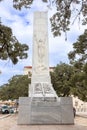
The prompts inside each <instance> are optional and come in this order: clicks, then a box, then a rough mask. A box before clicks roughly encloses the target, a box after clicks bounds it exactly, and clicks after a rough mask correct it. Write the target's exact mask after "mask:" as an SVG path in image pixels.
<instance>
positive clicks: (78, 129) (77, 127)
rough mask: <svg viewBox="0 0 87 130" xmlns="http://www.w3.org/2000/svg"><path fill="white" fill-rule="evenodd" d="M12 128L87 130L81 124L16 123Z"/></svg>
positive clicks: (16, 129)
mask: <svg viewBox="0 0 87 130" xmlns="http://www.w3.org/2000/svg"><path fill="white" fill-rule="evenodd" d="M10 130H87V127H85V126H80V125H15V126H13V128H11V129H10Z"/></svg>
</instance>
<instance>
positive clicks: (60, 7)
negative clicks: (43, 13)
mask: <svg viewBox="0 0 87 130" xmlns="http://www.w3.org/2000/svg"><path fill="white" fill-rule="evenodd" d="M33 1H34V0H13V6H14V8H16V9H19V10H21V9H22V7H25V8H30V7H31V5H32V4H33ZM42 1H43V2H46V3H48V7H49V8H51V7H52V6H53V7H55V8H56V12H55V14H53V16H52V17H51V18H50V21H51V27H52V28H51V31H52V33H53V35H54V36H58V35H61V33H62V32H65V33H66V31H68V30H69V29H70V27H69V25H70V24H73V23H74V22H75V20H76V19H78V20H79V22H80V21H81V23H82V24H83V25H85V24H87V0H42Z"/></svg>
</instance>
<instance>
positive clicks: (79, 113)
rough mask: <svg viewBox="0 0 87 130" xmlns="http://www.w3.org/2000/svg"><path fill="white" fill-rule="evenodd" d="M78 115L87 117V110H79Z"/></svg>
mask: <svg viewBox="0 0 87 130" xmlns="http://www.w3.org/2000/svg"><path fill="white" fill-rule="evenodd" d="M76 116H80V117H84V118H87V112H77V113H76Z"/></svg>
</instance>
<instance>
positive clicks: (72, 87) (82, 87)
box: [51, 63, 87, 101]
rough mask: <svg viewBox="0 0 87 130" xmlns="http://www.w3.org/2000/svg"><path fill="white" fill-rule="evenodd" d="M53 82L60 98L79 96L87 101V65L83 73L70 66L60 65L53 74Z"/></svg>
mask: <svg viewBox="0 0 87 130" xmlns="http://www.w3.org/2000/svg"><path fill="white" fill-rule="evenodd" d="M51 80H52V84H53V87H54V89H55V90H56V92H57V94H58V96H70V95H74V96H77V97H78V98H79V99H81V100H83V101H87V64H86V65H85V66H84V68H83V71H79V70H78V69H77V68H76V67H74V66H71V65H69V64H65V63H61V64H58V65H57V66H56V67H55V69H54V71H53V72H51Z"/></svg>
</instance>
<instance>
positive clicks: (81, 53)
mask: <svg viewBox="0 0 87 130" xmlns="http://www.w3.org/2000/svg"><path fill="white" fill-rule="evenodd" d="M68 57H69V60H70V63H71V64H73V65H74V66H75V67H76V68H78V69H80V70H81V69H83V66H84V64H85V63H86V62H87V29H86V30H85V31H84V34H82V35H80V36H79V38H78V39H77V42H75V43H73V51H70V52H69V54H68Z"/></svg>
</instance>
